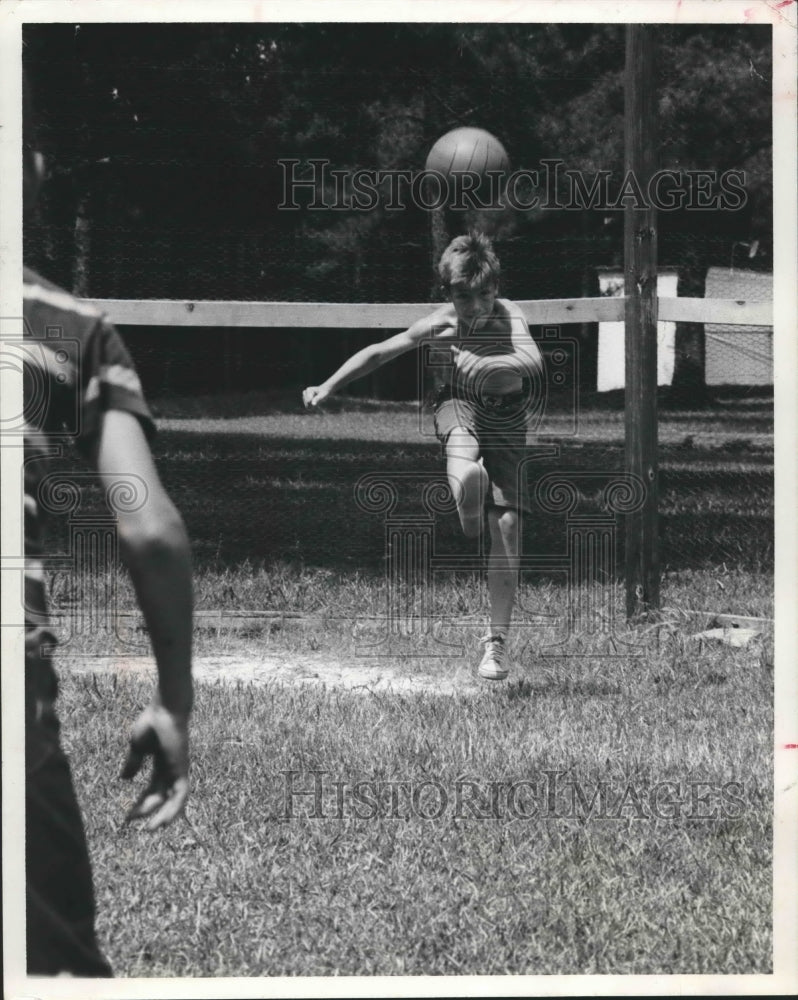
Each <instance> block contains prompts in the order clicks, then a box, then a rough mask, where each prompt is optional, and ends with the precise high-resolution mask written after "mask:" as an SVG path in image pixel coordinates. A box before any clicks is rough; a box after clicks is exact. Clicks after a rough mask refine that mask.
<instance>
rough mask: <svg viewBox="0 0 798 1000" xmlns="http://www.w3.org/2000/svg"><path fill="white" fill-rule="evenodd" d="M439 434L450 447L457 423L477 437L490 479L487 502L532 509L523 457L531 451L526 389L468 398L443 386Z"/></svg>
mask: <svg viewBox="0 0 798 1000" xmlns="http://www.w3.org/2000/svg"><path fill="white" fill-rule="evenodd" d="M434 406H435V434H436V435H437V437H438V440H439V441H440V442H441V444H442V445H443V447H444V449H445V448H446V442H447V441H448V439H449V435H450V434H451V433H452V431H453V430H455V428H457V427H461V428H463V430H466V431H469V432H470V433H471V434H473V435H474V437H475V438H476V439H477V442H478V444H479V454H480V457H481V458H482V462H483V464H484V466H485V471H486V472H487V473H488V478H489V480H490V493H489V495H488V500H487V505H488V506H491V507H507V508H511V509H514V510H523V511H527V512H529V510H530V503H529V487H528V484H527V481H526V479H527V477H526V470H525V468H524V466H523V464H522V463H523V459H524V458H525V457H526V455H527V454H528V450H527V444H526V442H527V426H528V415H527V406H528V399H527V396H526V394H525V393H519V394H517V395H513V396H504V397H492V398H488V399H485V398H484V397H483V398H482V399H480V400H477V399H466V398H463V397H462V396H461V395H458V394H456V393H453V392H452V388H451V386H442V387H441V388H440V389H438V391H437V392H436V394H435V397H434Z"/></svg>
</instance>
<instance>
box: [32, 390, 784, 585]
mask: <svg viewBox="0 0 798 1000" xmlns="http://www.w3.org/2000/svg"><path fill="white" fill-rule="evenodd" d="M396 405H397V406H399V407H400V408H401V407H404V410H401V412H405V411H406V408H407V404H396ZM361 412H362V419H363V421H365V422H367V423H368V422H371V421H375V420H376V419H377V418H376V416H374V417H372V416H371V413H372V411H371V410H370V409H369V408H368V407H366V408H365V409H363V410H362V411H361ZM375 412H376V411H375ZM392 412H393V411H392V410H391V404H388V406H387V408H386V407H385V406H381V407H380V409H379V413H380V419H381V420H383V421H385V420H388V421H390V420H391V419H392V418H391V414H392ZM397 412H400V411H397ZM707 419H712V420H717V419H718V414H717V413H716V412H713V413H712V414H708V416H707ZM323 433H324V424H323V422H322V421H315V420H314V421H310V422H309V425H308V436H307V437H303V436H288V435H286V436H277V435H275V434H273V433H268V434H258V433H247V434H244V433H240V432H227V431H224V430H217V429H214V430H213V431H212V432H208V431H207V429H204V430H201V429H200V428H199V426H198V431H197V432H194V431H193V430H184V429H180V430H162V431H161V433H160V434H159V436H158V438H157V439H156V443H155V455H156V460H157V463H158V467H159V470H160V473H161V477H162V479H163V481H164V483H165V485H166V488H167V490H168V491H169V493H170V495H171V496H172V498H173V500H174V501H175V503H176V505H177V507H178V509H179V510H180V511H181V513H182V515H183V517H184V519H185V521H186V525H187V527H188V531H189V535H190V538H191V540H192V545H193V550H194V558H195V566H196V568H197V570H199V571H202V570H203V569H210V568H213V569H216V570H219V569H225V568H232V567H234V566H236V565H240V564H241V563H244V562H248V563H250V564H252V565H265V564H269V563H272V562H275V561H281V562H290V563H293V564H296V565H299V566H304V567H321V568H325V569H328V570H333V571H340V572H346V573H351V572H355V571H357V572H360V573H362V574H365V575H369V574H376V575H378V576H384V574H385V572H386V560H387V556H388V552H387V549H386V517H387V514H386V512H384V511H383V512H380V511H375V512H367V511H365V510H363V509H362V507H361V506H359V505H358V503H357V501H356V498H355V486H356V484H357V482H358V480H360V479H361V477H363V476H365V475H367V474H370V475H372V476H376V477H378V478H386V479H393V480H394V481H395V482H398V484H399V491H398V498H397V503H396V506H395V508H394V509H393V510H392V512H391V518H392V519H394V520H396V519H400V520H401V519H402V518H412V517H413V516H416V517H418V515H419V514H421V513H423V509H422V507H421V504H420V498H421V493H420V490H421V488H423V485H424V484H429V483H431V482H438V483H440V484H441V485H444V484H445V476H444V470H443V464H442V461H441V454H440V448H439V446H438V445H437V443H436V442H435V441H434V440H431V439H427V440H426V441H421V442H418V443H405V442H401V441H400V442H396V441H393V442H391V441H386V442H384V443H383V442H380V441H379V440H377V441H374V440H371V441H364V440H358V439H355V438H333V437H324V436H322V435H323ZM311 435H313V436H311ZM616 440H617V439H616ZM553 443H559V445H560V448H561V454H560V457H559V458H557V459H556V460H555V459H552V458H551V457H548V458H542V459H538V460H536V461H534V462H533V463H532V464H531V466H530V484H531V485H532V486H533V488H534V482H535V480H536V479H537V478H540V477H542V476H544V475H547V474H549V473H565V474H567V475H570V476H572V477H574V479H575V481H576V482H577V483H578V484H579V485H580V496H579V503H578V506H577V508H576V509H575V511H574V512H575V513H579V514H599V513H601V508H600V507H599V503H598V489H597V487H596V485H595V483H596V482H600V480H592V481H591V480H590V474H596V473H598V474H600V475H603V474H612V473H613V472H620V471H622V470H623V464H624V455H623V446H622V445H619V444H617V443H613V444H611V445H603V444H601V443H600V442H596V441H595V440H594V441H591V440H587V439H586V440H580V441H579V442H573V443H569V442H568V441H560V442H553ZM660 469H661V475H660V515H661V516H660V536H661V552H660V562H661V566H662V568H663V569H670V570H673V569H681V568H686V567H690V568H701V567H702V566H706V565H720V564H721V563H723V562H727V563H729V564H733V565H734V566H735V567H737V568H740V569H751V570H756V571H765V572H768V571H770V569H771V566H772V559H773V546H774V539H773V470H772V462H771V461H770V459H769V456H768V455H767V454H759V455H752V454H749V453H748V452H746V451H745V449H742V450H739V451H736V452H734V453H733V454H730V453H728V452H727V451H721V450H719V449H718V448H701V447H695V446H691V447H689V448H679V447H670V448H669V447H663V448H662V450H661V453H660ZM583 474H587V476H586V485H583V484H582V483H581V481H580V478H579V477H580V475H583ZM92 505H96V508H97V509H98V510H99V509H101V506H102V505H101V503H100V500H99V491H98V490H97V491H95V494H94V496H93V498H89V500H88V501H87V504H86V506H87V507H88V508H89V509H90V508H91V507H92ZM58 520H59V521H60V522H61V524H60V526H57V527H56V528H55V529H53V528H51V529H50V530H51V532H52V531H54V532H55V533H54V534H53V535H52V538H51V541H50V546H49V549H50V551H51V552H53V551H61V552H63V551H64V546H65V544H66V543H67V542H66V540H67V539H68V531H69V529H68V526H67V525H66V523H65V522H66V519H65V518H60V519H58ZM615 520H616V538H617V544H616V566H617V567H618V568H619V572H622V570H623V533H624V521H625V517H624V516H623V515H617V516H616V519H615ZM566 531H567V529H566V516H565V514H564V513H546V512H545V511H543V510H542V509H540V508H539V507H537V508H536V509H535V510H534V511H533V513H532V515H530V516H527V517H525V519H524V553H525V554H530V555H531V554H534V555H535V556H540V557H553V558H555V559H556V558H560V559H561V558H562V557H564V556H567V534H566ZM59 536H60V540H59ZM433 540H434V543H433V550H434V552H435V554H437V555H442V556H446V557H447V558H448V557H450V556H452V557H468V556H477V555H478V546H477V543H475V542H472V541H469V540H467V539H465V538H464V537H463V536H462V534H461V532H460V528H459V523H458V521H457V517H456V515H455V514H454V513H437V514H436V515H435V522H434V530H433Z"/></svg>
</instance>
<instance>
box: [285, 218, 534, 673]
mask: <svg viewBox="0 0 798 1000" xmlns="http://www.w3.org/2000/svg"><path fill="white" fill-rule="evenodd" d="M499 271H500V267H499V261H498V258H497V257H496V254H495V253H494V251H493V248H492V246H491V243H490V241H489V240H488V239H487V238H486V237H484V236H483V235H482V234H480V233H470V234H469V235H467V236H458V237H457V238H456V239H454V240H453V241H452V242H451V243H450V244H449V246H448V247H447V248H446V250H445V251H444V253H443V256H442V257H441V260H440V264H439V265H438V273H439V275H440V279H441V283H442V286H443V289H444V291H445V292H446V295H447V297H448V298H450V300H451V301H450V302H447V303H445V304H444V305H442V306H440V307H439V308H437V309H435V311H434V312H432V313H431V314H430V315H428V316H425V317H424V318H423V319H420V320H418V321H417V322H415V323H413V325H412V326H410V327H409V328H408V329H407V330H404V331H403V332H402V333H397V334H396V335H395V336H393V337H389V338H388V339H387V340H384V341H381V342H378V343H376V344H371V345H369V346H368V347H364V348H363V349H362V350H360V351H358V352H357V353H356V354H354V355H353V356H352V357H351V358H349V360H348V361H345V362H344V364H342V365H341V367H340V368H339V369H338V370H337V371H336V372H335V373H334V374H333V375H331V376H330V378H328V379H327V381H326V382H324V383H323V384H322V385H318V386H309V387H308V388H307V389H305V390H304V392H303V393H302V399H303V402H304V404H305V406H306V407H307V408H312V407H317V406H318V405H319V404H320V403H323V402H324V400H325V399H327V397H328V396H331V395H332V394H333V393H335V392H338V391H339V390H340V389H342V388H343V387H344V386H345V385H346V384H347V383H349V382H352V381H354V380H355V379H357V378H360V377H362V376H363V375H368V374H369V373H370V372H373V371H374V370H375V369H377V368H379V367H380V366H381V365H384V364H385V363H386V362H388V361H391V360H392V359H393V358H396V357H398V356H399V355H400V354H404V353H406V352H407V351H410V350H412V349H413V348H415V347H418V346H419V345H420V344H422V343H428V342H433V343H435V344H441V346H447V347H448V348H449V349H450V351H451V360H452V364H451V366H450V367H449V373H450V374H449V376H448V377H447V378H446V379H444V380H442V381H441V382H440V384H439V385H438V386H437V389H436V392H435V398H434V406H435V433H436V435H437V436H438V439H439V440H440V441H441V444H442V446H443V449H444V453H445V456H446V475H447V478H448V480H449V486H450V488H451V490H452V494H453V496H454V499H455V502H456V504H457V513H458V515H459V518H460V524H461V525H462V528H463V532H464V534H465V535H466V536H467V537H468V538H476V537H477V536H479V535H480V533H481V532H482V530H483V524H484V519H485V512H486V511H487V522H488V528H489V531H490V555H489V558H488V596H489V599H490V630H489V632H488V634H487V635H486V636H484V638H483V639H482V640H481V641H482V642H483V643H484V644H485V652H484V655H483V657H482V660H481V662H480V664H479V676H480V677H483V678H486V679H487V680H504V679H505V678H506V677H507V674H508V672H509V670H508V665H507V659H506V654H505V645H506V638H507V631H508V629H509V626H510V617H511V614H512V608H513V602H514V600H515V592H516V587H517V583H518V565H519V555H520V525H519V511H521V510H529V500H528V495H527V487H526V482H525V479H524V477H523V475H522V467H521V464H520V463H521V460H522V458H523V456H524V451H525V447H526V435H527V426H528V423H529V419H528V418H529V413H530V410H531V409H532V408H533V407H534V405H535V402H536V401H535V399H534V390H535V387H536V385H537V382H538V378H539V375H540V373H541V371H542V367H543V362H542V359H541V355H540V352H539V350H538V348H537V345H536V344H535V342H534V340H533V339H532V336H531V334H530V332H529V327H528V326H527V324H526V320H525V319H524V316H523V313H522V312H521V310H520V308H519V307H518V306H517V305H515V303H513V302H511V301H510V300H509V299H500V298H497V295H498V281H499Z"/></svg>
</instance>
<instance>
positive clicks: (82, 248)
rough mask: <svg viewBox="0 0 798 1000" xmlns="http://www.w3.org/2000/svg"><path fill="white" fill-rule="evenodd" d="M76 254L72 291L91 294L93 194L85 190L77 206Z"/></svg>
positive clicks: (80, 295)
mask: <svg viewBox="0 0 798 1000" xmlns="http://www.w3.org/2000/svg"><path fill="white" fill-rule="evenodd" d="M74 243H75V256H74V258H73V264H72V292H73V294H75V295H77V296H78V297H79V298H85V297H86V296H88V294H89V260H90V253H91V196H90V194H89V192H88V191H83V192H82V193H81V194H80V195H79V197H78V202H77V205H76V206H75V230H74Z"/></svg>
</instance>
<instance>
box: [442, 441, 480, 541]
mask: <svg viewBox="0 0 798 1000" xmlns="http://www.w3.org/2000/svg"><path fill="white" fill-rule="evenodd" d="M446 476H447V478H448V480H449V488H450V489H451V491H452V495H453V496H454V499H455V503H456V504H457V513H458V515H459V517H460V524H461V525H462V528H463V534H464V535H465V536H466V537H467V538H476V537H477V535H479V533H480V532H481V531H482V512H483V508H484V506H485V497H486V495H487V490H488V474H487V472H486V471H485V467H484V466H483V465H482V463H481V462H480V461H479V443H478V442H477V439H476V438H475V437H474V435H473V434H472V433H471V432H470V431H467V430H466V429H465V428H463V427H455V429H454V430H453V431H452V433H451V434H450V435H449V438H448V440H447V442H446Z"/></svg>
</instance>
